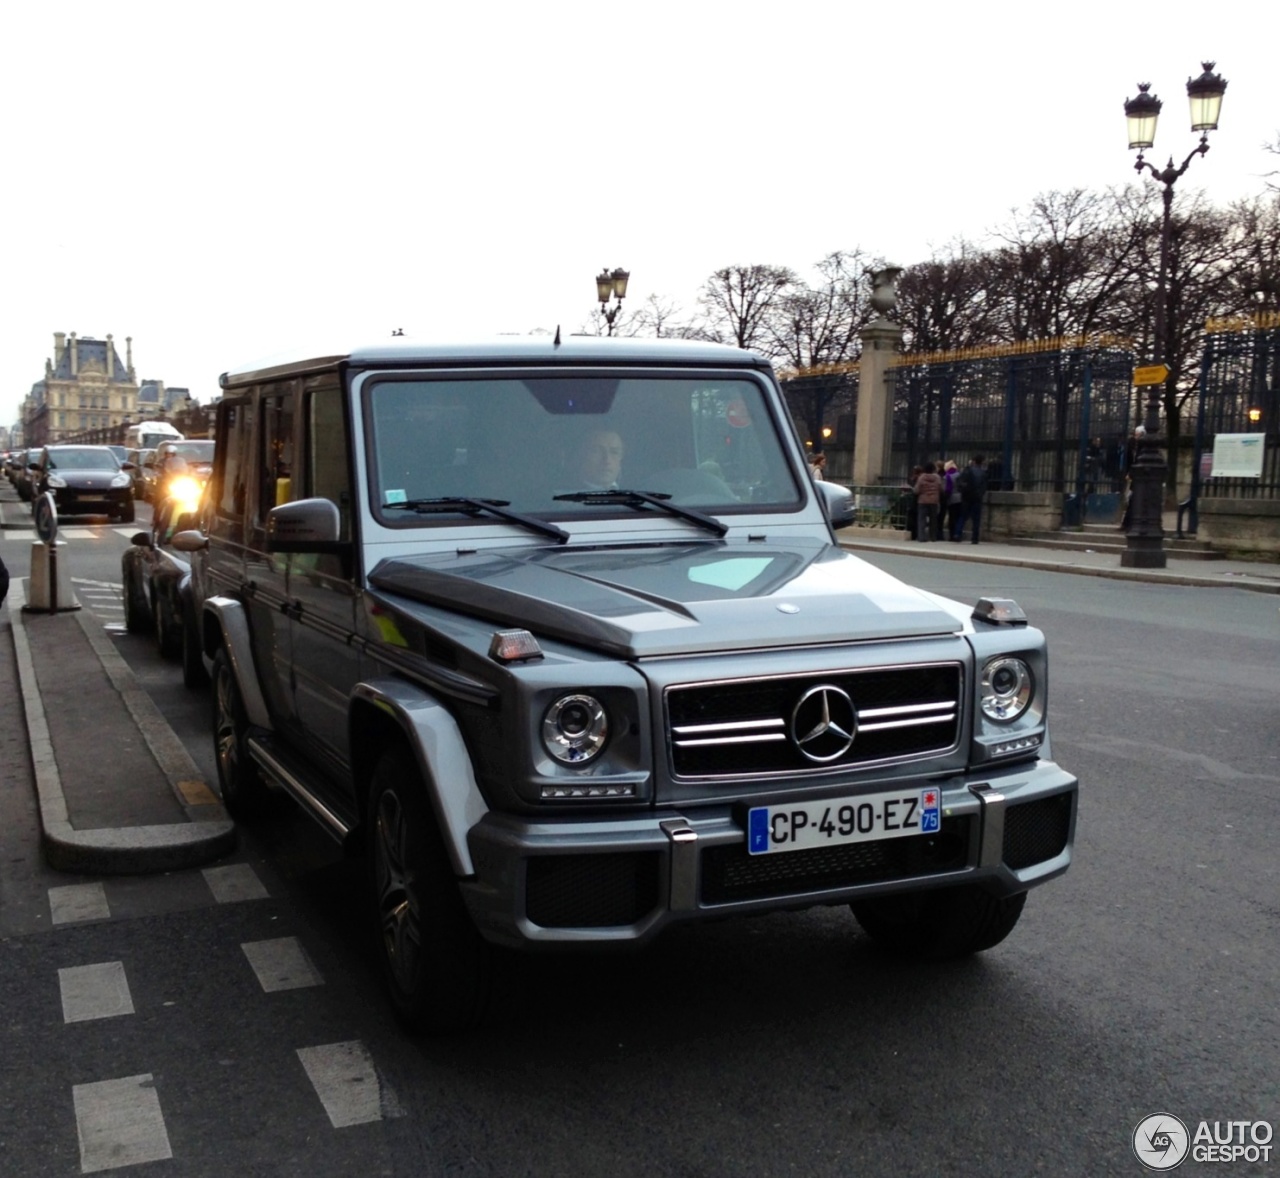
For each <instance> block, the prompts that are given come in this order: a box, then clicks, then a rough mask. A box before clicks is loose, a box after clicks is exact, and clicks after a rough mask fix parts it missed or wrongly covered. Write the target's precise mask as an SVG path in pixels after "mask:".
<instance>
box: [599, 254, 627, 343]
mask: <svg viewBox="0 0 1280 1178" xmlns="http://www.w3.org/2000/svg"><path fill="white" fill-rule="evenodd" d="M630 277H631V273H630V271H628V270H623V269H622V268H621V267H618V268H617V269H615V270H609V269H604V270H601V271H600V273H599V274H597V275H596V298H598V299H599V300H600V314H601V315H602V316H603V317H604V321H605V324H606V330H605V335H612V334H613V321H614V320H615V319H617V317H618V312H619V311H621V310H622V300H623V299H625V298H626V297H627V279H629V278H630ZM610 299H617V300H618V305H617V306H616V307H611V306H609V300H610Z"/></svg>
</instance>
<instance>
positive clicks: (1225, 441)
mask: <svg viewBox="0 0 1280 1178" xmlns="http://www.w3.org/2000/svg"><path fill="white" fill-rule="evenodd" d="M1266 451H1267V438H1266V435H1265V434H1218V435H1217V437H1215V438H1214V439H1213V471H1212V474H1213V477H1214V478H1215V479H1260V478H1261V477H1262V458H1263V455H1264V454H1266Z"/></svg>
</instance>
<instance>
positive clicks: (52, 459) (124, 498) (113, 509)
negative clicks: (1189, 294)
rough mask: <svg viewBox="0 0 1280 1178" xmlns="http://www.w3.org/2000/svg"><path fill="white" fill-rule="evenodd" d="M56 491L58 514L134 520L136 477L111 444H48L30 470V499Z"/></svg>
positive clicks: (54, 493)
mask: <svg viewBox="0 0 1280 1178" xmlns="http://www.w3.org/2000/svg"><path fill="white" fill-rule="evenodd" d="M46 491H50V492H52V494H53V498H54V502H55V503H56V504H57V507H58V514H59V515H108V516H110V517H111V518H112V519H115V520H119V521H121V522H122V523H126V524H127V523H132V522H133V514H134V513H133V476H132V475H130V474H129V472H128V471H127V470H125V469H124V467H122V466H121V465H120V460H119V459H118V458H117V457H116V456H115V453H114V451H113V450H112V449H111V447H110V446H71V445H66V446H46V447H45V448H44V449H43V450H41V451H40V457H39V459H38V461H37V462H36V463H35V465H34V466H33V468H32V470H31V499H32V503H33V505H34V502H35V500H36V499H38V498H39V497H40V496H41V495H43V494H44V493H45V492H46Z"/></svg>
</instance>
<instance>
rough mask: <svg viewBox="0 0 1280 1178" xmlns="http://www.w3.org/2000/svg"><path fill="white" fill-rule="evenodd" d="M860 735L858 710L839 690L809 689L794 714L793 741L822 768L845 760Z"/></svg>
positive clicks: (828, 687) (822, 686)
mask: <svg viewBox="0 0 1280 1178" xmlns="http://www.w3.org/2000/svg"><path fill="white" fill-rule="evenodd" d="M857 732H858V709H857V708H855V707H854V706H853V700H851V699H850V698H849V696H848V695H847V694H846V693H845V692H844V691H842V690H841V689H840V688H839V687H836V686H834V685H833V684H831V683H822V684H819V685H818V686H817V687H810V688H809V690H808V691H806V692H805V693H804V695H802V696H801V697H800V701H799V702H798V703H797V704H796V706H795V710H794V711H793V712H792V713H791V739H792V741H793V742H794V743H795V746H796V748H797V749H799V750H800V755H801V756H802V757H804V758H805V759H806V760H809V761H814V762H815V763H817V764H819V765H821V764H825V763H826V762H827V761H835V760H838V759H839V758H840V757H843V756H844V755H845V753H847V752H848V751H849V749H850V747H851V746H852V745H853V738H854V737H855V736H856V735H857Z"/></svg>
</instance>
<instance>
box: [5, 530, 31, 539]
mask: <svg viewBox="0 0 1280 1178" xmlns="http://www.w3.org/2000/svg"><path fill="white" fill-rule="evenodd" d="M3 538H4V539H6V540H38V539H39V538H40V537H39V536H37V535H36V532H35V529H34V528H31V529H30V530H27V529H22V530H20V531H16V532H15V531H14V530H13V529H12V528H5V530H4V533H3Z"/></svg>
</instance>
